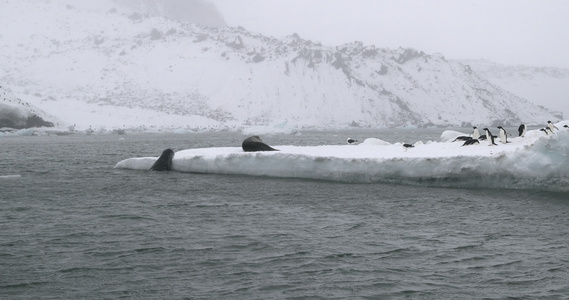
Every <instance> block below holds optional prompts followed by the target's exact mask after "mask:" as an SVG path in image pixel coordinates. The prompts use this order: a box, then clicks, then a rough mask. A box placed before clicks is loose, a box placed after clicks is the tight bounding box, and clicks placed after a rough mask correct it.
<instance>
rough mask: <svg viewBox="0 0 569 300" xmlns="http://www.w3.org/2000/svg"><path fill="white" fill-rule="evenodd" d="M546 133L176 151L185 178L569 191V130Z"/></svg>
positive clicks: (132, 161) (125, 164)
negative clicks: (491, 139) (469, 142)
mask: <svg viewBox="0 0 569 300" xmlns="http://www.w3.org/2000/svg"><path fill="white" fill-rule="evenodd" d="M567 123H569V122H562V123H558V124H557V126H558V127H559V128H561V130H560V131H558V132H556V133H555V134H553V135H549V136H546V135H545V134H543V133H541V132H540V131H539V130H531V131H528V133H527V134H526V137H524V138H521V137H516V138H512V139H511V142H510V143H507V144H502V143H500V142H498V146H489V143H488V141H481V142H480V144H478V145H473V146H462V144H463V143H462V142H455V143H452V142H428V143H425V144H422V143H418V144H416V145H415V147H414V148H408V149H407V148H405V147H403V146H402V144H401V143H395V144H389V143H385V142H383V143H378V141H377V139H375V141H373V142H371V143H362V144H359V145H342V146H338V145H329V146H309V147H307V146H304V147H301V146H291V145H283V146H275V145H271V146H272V147H273V148H276V149H278V150H280V151H269V152H244V151H243V150H242V149H241V148H240V147H219V148H200V149H187V150H182V151H179V152H176V153H175V156H174V159H173V160H172V168H173V170H175V171H180V172H194V173H213V174H240V175H253V176H270V177H291V178H308V179H320V180H332V181H341V182H357V183H368V182H369V183H372V182H396V183H412V184H424V185H433V186H449V187H471V188H472V187H474V188H512V189H544V190H552V191H565V192H566V191H569V160H568V159H567V158H568V157H569V130H567V129H565V128H563V127H562V124H563V125H564V124H567ZM156 159H157V157H138V158H129V159H125V160H122V161H120V162H118V163H117V164H116V166H115V168H123V169H136V170H148V169H149V168H150V167H151V166H152V164H153V163H154V162H155V161H156Z"/></svg>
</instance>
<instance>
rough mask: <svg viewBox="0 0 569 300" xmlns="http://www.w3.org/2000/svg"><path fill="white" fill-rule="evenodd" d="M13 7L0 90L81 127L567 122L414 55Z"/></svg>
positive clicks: (447, 64)
mask: <svg viewBox="0 0 569 300" xmlns="http://www.w3.org/2000/svg"><path fill="white" fill-rule="evenodd" d="M5 2H6V4H5V5H4V4H3V5H4V6H5V7H8V8H9V9H3V10H2V11H0V18H1V19H3V20H6V22H5V24H7V25H6V26H5V27H2V28H0V45H2V46H0V47H2V48H1V49H2V51H0V67H2V69H3V70H5V72H4V73H2V74H0V80H2V81H4V82H6V83H7V84H9V85H10V86H11V87H12V88H13V89H14V90H17V91H19V92H21V93H22V97H24V96H26V100H27V101H30V102H32V103H34V104H35V105H37V106H38V107H40V108H42V109H44V110H45V111H47V112H48V113H51V114H53V115H56V116H58V117H59V118H60V119H62V120H64V121H66V122H68V123H70V124H77V126H78V128H81V127H83V128H87V127H89V126H91V125H93V126H112V127H118V128H122V127H125V126H126V127H132V126H142V125H145V126H147V127H150V126H175V125H176V123H175V122H174V121H172V120H178V121H177V122H178V123H177V124H178V126H180V127H184V126H190V127H194V128H197V127H207V128H234V129H242V128H246V127H250V126H269V125H274V124H281V123H286V124H289V126H291V127H295V128H330V127H333V128H342V127H344V128H345V127H349V126H357V127H407V126H418V127H423V126H451V125H454V126H461V125H462V126H466V125H470V124H472V125H477V126H491V125H503V126H507V125H517V124H518V123H521V122H524V123H526V124H541V123H543V122H544V121H546V120H552V121H557V120H559V119H561V117H562V116H561V115H559V114H557V113H554V112H551V111H549V110H548V109H546V108H544V107H540V106H537V105H534V104H532V103H530V102H529V101H527V100H525V99H522V98H520V97H517V96H515V95H513V94H511V93H509V92H507V91H506V90H504V89H502V88H499V87H497V86H495V85H492V84H491V83H489V82H488V81H486V80H485V79H483V78H481V77H480V76H478V75H477V74H476V73H475V72H474V71H473V70H472V69H471V68H470V67H468V66H465V65H463V64H461V63H458V62H454V61H447V60H446V59H445V58H444V57H443V56H442V55H431V54H426V53H423V52H421V51H417V50H414V49H381V48H377V47H375V46H373V45H369V46H368V45H363V44H362V43H360V42H355V43H350V44H346V45H341V46H336V47H330V46H324V45H321V44H318V43H313V42H311V41H308V40H304V39H302V38H300V37H299V36H297V35H291V36H289V37H287V38H283V39H276V38H272V37H265V36H262V35H259V34H254V33H251V32H249V31H247V30H245V29H243V28H221V29H216V28H210V27H203V26H198V25H194V24H189V23H186V22H183V21H179V20H174V19H169V18H162V17H150V16H148V15H141V14H133V12H132V10H131V8H128V7H123V6H119V5H117V4H116V3H115V4H113V2H108V1H107V2H105V1H103V2H101V3H108V5H109V6H108V8H109V9H108V10H92V9H87V8H82V7H81V6H79V5H77V6H74V5H73V4H71V3H70V4H68V1H65V0H59V1H52V2H41V3H39V2H38V3H36V2H33V3H31V2H28V1H16V0H6V1H5ZM101 5H102V4H101ZM35 16H41V18H35V19H36V21H35V22H34V23H30V22H27V21H26V20H29V19H34V17H35ZM24 41H25V42H24ZM13 62H17V63H13ZM38 94H39V95H42V96H36V95H38ZM62 103H65V105H64V106H62ZM70 107H73V108H74V110H73V111H71V110H70V109H69V108H70ZM65 108H67V109H65ZM134 114H136V116H133V115H134ZM179 122H184V123H179Z"/></svg>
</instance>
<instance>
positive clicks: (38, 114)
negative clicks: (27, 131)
mask: <svg viewBox="0 0 569 300" xmlns="http://www.w3.org/2000/svg"><path fill="white" fill-rule="evenodd" d="M54 123H55V124H57V121H56V119H55V118H54V117H52V116H49V115H47V114H46V113H45V112H43V111H42V110H40V109H38V108H37V107H35V106H34V105H31V104H30V103H28V102H26V101H22V99H20V98H18V97H16V96H15V95H14V94H13V93H12V92H11V90H10V89H8V88H7V87H4V86H2V85H0V131H6V130H12V129H22V128H30V127H53V126H54Z"/></svg>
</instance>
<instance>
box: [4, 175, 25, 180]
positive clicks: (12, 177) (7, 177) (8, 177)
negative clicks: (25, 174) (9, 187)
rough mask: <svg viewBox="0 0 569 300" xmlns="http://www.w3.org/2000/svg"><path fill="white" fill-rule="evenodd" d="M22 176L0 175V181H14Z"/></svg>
mask: <svg viewBox="0 0 569 300" xmlns="http://www.w3.org/2000/svg"><path fill="white" fill-rule="evenodd" d="M21 177H22V175H20V174H15V175H0V179H15V178H21Z"/></svg>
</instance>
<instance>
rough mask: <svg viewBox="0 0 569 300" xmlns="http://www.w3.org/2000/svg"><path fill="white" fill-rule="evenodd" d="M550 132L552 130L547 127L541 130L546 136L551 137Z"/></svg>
mask: <svg viewBox="0 0 569 300" xmlns="http://www.w3.org/2000/svg"><path fill="white" fill-rule="evenodd" d="M548 130H551V129H549V127H545V128H541V129H540V130H539V131H543V132H545V135H549V131H548Z"/></svg>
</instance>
